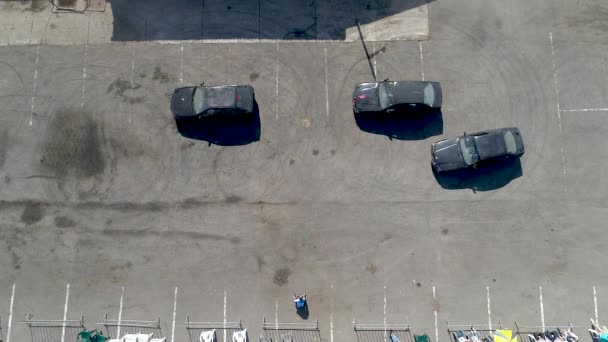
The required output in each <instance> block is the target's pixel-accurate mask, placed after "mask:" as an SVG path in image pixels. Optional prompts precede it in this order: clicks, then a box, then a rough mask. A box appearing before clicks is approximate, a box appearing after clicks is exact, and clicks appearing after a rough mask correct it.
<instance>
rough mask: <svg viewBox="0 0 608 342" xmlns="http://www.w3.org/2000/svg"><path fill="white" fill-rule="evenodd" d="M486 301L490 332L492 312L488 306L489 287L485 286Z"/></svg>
mask: <svg viewBox="0 0 608 342" xmlns="http://www.w3.org/2000/svg"><path fill="white" fill-rule="evenodd" d="M486 299H487V301H488V328H490V330H492V310H491V306H490V287H489V286H486Z"/></svg>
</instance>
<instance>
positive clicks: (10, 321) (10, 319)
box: [6, 283, 597, 342]
mask: <svg viewBox="0 0 608 342" xmlns="http://www.w3.org/2000/svg"><path fill="white" fill-rule="evenodd" d="M593 289H594V291H595V287H594V288H593ZM13 304H15V284H14V283H13V291H12V292H11V307H10V311H9V312H8V330H7V332H6V342H11V327H12V326H13ZM596 312H597V310H596ZM595 316H596V317H597V315H595Z"/></svg>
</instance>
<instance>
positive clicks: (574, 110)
mask: <svg viewBox="0 0 608 342" xmlns="http://www.w3.org/2000/svg"><path fill="white" fill-rule="evenodd" d="M561 112H562V113H564V112H565V113H569V112H608V108H582V109H562V110H561Z"/></svg>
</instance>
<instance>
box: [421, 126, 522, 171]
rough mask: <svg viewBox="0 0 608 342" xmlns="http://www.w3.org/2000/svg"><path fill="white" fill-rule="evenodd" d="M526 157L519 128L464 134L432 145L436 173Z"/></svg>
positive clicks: (432, 161)
mask: <svg viewBox="0 0 608 342" xmlns="http://www.w3.org/2000/svg"><path fill="white" fill-rule="evenodd" d="M522 154H524V141H523V138H522V136H521V132H520V131H519V129H518V128H516V127H507V128H498V129H493V130H489V131H483V132H477V133H473V134H466V133H465V134H464V135H463V136H460V137H456V138H450V139H445V140H441V141H438V142H436V143H433V144H432V145H431V157H432V160H431V164H432V165H433V167H434V168H435V170H436V171H437V172H442V171H452V170H458V169H465V168H469V167H475V166H476V165H477V164H478V163H480V162H482V161H485V160H491V159H493V158H499V157H517V156H521V155H522Z"/></svg>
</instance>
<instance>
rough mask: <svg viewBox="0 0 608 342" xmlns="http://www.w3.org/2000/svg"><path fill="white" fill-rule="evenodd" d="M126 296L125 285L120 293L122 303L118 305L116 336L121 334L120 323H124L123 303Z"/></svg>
mask: <svg viewBox="0 0 608 342" xmlns="http://www.w3.org/2000/svg"><path fill="white" fill-rule="evenodd" d="M124 298H125V287H124V286H123V287H122V290H121V293H120V305H119V306H118V324H117V327H116V336H120V325H121V324H122V303H123V299H124Z"/></svg>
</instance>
